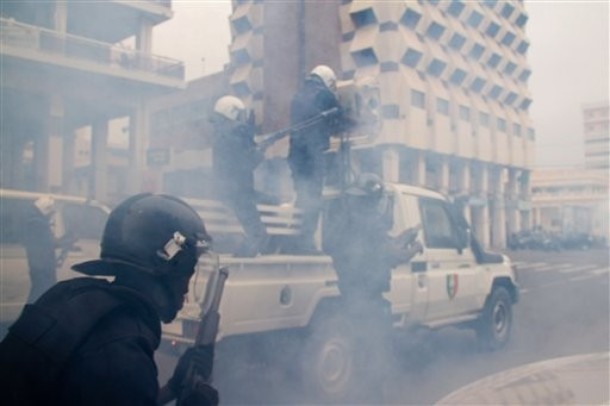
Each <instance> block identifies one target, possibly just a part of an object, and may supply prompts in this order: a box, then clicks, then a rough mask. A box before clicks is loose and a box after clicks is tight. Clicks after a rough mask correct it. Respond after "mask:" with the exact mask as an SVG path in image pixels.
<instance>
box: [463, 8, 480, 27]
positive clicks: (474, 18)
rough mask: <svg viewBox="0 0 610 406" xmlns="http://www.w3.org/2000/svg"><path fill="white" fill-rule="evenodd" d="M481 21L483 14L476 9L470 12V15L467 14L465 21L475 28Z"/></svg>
mask: <svg viewBox="0 0 610 406" xmlns="http://www.w3.org/2000/svg"><path fill="white" fill-rule="evenodd" d="M481 21H483V15H482V14H481V13H479V12H478V11H473V12H472V13H470V16H468V20H467V21H466V23H467V24H468V25H469V26H471V27H472V28H477V27H478V26H479V24H481Z"/></svg>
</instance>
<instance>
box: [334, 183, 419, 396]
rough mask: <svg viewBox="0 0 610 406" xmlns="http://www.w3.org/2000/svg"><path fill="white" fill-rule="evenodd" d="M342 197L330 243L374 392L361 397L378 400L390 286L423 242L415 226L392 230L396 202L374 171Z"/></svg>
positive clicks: (364, 374)
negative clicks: (399, 231)
mask: <svg viewBox="0 0 610 406" xmlns="http://www.w3.org/2000/svg"><path fill="white" fill-rule="evenodd" d="M336 203H337V204H338V205H337V207H335V210H334V212H333V215H332V217H333V221H334V222H335V223H334V225H333V226H331V227H332V228H331V230H332V231H331V235H330V237H328V238H329V240H330V241H328V243H327V245H326V247H325V249H326V250H327V251H328V252H329V254H330V255H331V257H332V259H333V266H334V268H335V270H336V272H337V276H338V287H339V291H340V293H341V299H342V302H343V304H344V309H345V315H346V317H347V319H348V320H349V321H351V322H352V323H353V326H354V328H353V329H352V331H353V332H354V333H355V336H356V340H357V342H358V344H359V346H360V351H359V354H361V355H362V357H361V359H359V361H360V362H359V364H358V365H356V370H357V374H360V377H361V378H362V385H360V389H361V390H363V391H365V392H366V393H367V394H368V395H370V396H373V397H372V398H370V399H364V398H360V399H359V400H361V401H362V400H366V401H378V399H379V398H375V396H377V395H378V392H376V391H378V390H379V389H380V386H381V385H382V382H383V378H382V376H381V374H380V373H379V372H381V371H385V370H387V363H388V361H389V359H390V358H391V354H392V350H391V346H390V345H391V341H390V339H391V329H392V315H391V306H390V302H389V301H388V300H386V299H385V298H384V296H383V295H384V293H385V292H388V291H389V290H390V282H391V271H392V268H394V267H396V266H398V265H399V264H401V263H406V262H408V261H410V260H411V258H413V257H414V256H415V255H416V254H417V253H418V252H420V251H421V250H422V245H421V244H420V243H419V242H418V241H416V238H417V231H416V230H414V229H409V230H406V231H405V232H404V233H402V234H400V235H398V236H396V237H393V236H390V235H389V231H390V229H391V228H392V216H391V210H392V206H391V204H390V201H389V200H388V196H387V194H386V193H385V190H384V185H383V182H382V181H381V179H380V178H379V177H378V176H377V175H375V174H373V173H363V174H361V175H359V176H358V178H357V179H356V181H355V182H354V183H353V184H352V185H350V186H349V187H348V188H347V190H346V196H344V200H343V201H337V202H336ZM329 217H330V216H329ZM369 371H376V372H372V373H369Z"/></svg>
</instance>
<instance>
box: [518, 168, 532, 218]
mask: <svg viewBox="0 0 610 406" xmlns="http://www.w3.org/2000/svg"><path fill="white" fill-rule="evenodd" d="M519 199H520V200H523V201H525V202H527V203H528V204H529V207H528V208H526V209H524V210H521V211H520V213H521V229H522V230H531V228H532V221H531V202H532V197H531V194H530V172H529V171H527V170H524V171H522V172H521V176H520V177H519Z"/></svg>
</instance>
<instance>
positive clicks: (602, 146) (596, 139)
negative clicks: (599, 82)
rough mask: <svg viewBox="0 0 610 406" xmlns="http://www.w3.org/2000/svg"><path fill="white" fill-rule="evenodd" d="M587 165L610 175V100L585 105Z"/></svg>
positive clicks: (583, 109)
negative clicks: (609, 128)
mask: <svg viewBox="0 0 610 406" xmlns="http://www.w3.org/2000/svg"><path fill="white" fill-rule="evenodd" d="M582 111H583V127H584V128H583V130H584V142H585V167H586V168H587V169H589V170H592V171H596V172H599V173H601V174H605V175H606V176H608V174H609V173H610V131H609V130H608V123H609V122H610V108H609V104H608V100H606V101H604V102H600V103H589V104H586V105H584V106H583V108H582Z"/></svg>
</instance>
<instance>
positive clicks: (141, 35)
mask: <svg viewBox="0 0 610 406" xmlns="http://www.w3.org/2000/svg"><path fill="white" fill-rule="evenodd" d="M171 17H172V10H171V0H144V1H119V0H105V1H93V2H92V1H76V0H68V1H59V0H57V1H55V0H49V1H44V2H39V1H2V2H1V3H0V28H1V37H0V64H1V66H0V71H1V72H2V73H1V78H0V92H1V94H2V103H1V107H0V108H1V114H2V120H1V121H2V127H1V132H0V137H1V141H2V149H1V154H2V156H1V162H2V171H1V177H0V186H1V187H10V188H19V189H33V190H40V191H54V192H70V193H75V192H81V193H86V194H88V195H89V196H92V197H95V198H98V199H101V200H108V199H109V198H110V199H114V198H117V196H114V195H113V196H109V193H110V192H109V184H110V185H112V184H115V185H116V187H112V189H113V194H118V195H124V194H128V193H133V192H134V191H137V190H140V188H141V183H142V179H141V173H142V171H141V168H142V167H143V166H144V165H145V149H146V145H145V144H146V136H147V131H148V129H147V123H148V120H147V112H146V101H147V100H148V99H150V98H152V97H154V96H157V95H160V94H163V93H167V92H170V91H174V90H176V89H182V88H184V87H185V84H184V68H183V64H182V63H181V62H179V61H175V60H171V59H168V58H163V57H159V56H155V55H152V53H151V49H152V48H151V45H152V30H153V27H154V26H155V25H156V24H159V23H161V22H163V21H166V20H168V19H169V18H171ZM120 117H127V122H128V123H129V124H128V128H127V130H126V131H125V137H128V140H129V141H128V143H127V144H128V148H127V150H126V151H127V154H128V159H125V158H123V160H122V161H121V162H125V161H128V162H129V164H128V165H129V167H128V170H127V171H125V168H124V166H122V165H121V168H120V170H118V169H117V170H115V171H114V173H113V169H116V168H113V165H112V161H111V158H112V157H110V156H109V153H108V151H109V148H108V133H109V131H108V128H109V122H110V121H112V120H114V119H117V118H120ZM82 131H85V132H87V133H88V134H89V135H88V137H86V139H88V140H90V141H89V142H90V145H89V146H88V148H85V150H87V149H88V151H89V153H90V154H91V159H90V160H89V162H90V163H89V165H88V167H87V169H86V172H87V174H86V176H87V178H88V180H87V182H85V184H84V186H85V187H86V190H82V191H81V190H76V189H78V184H79V182H78V179H76V177H78V174H79V171H77V170H75V149H76V148H75V144H76V141H75V137H76V135H75V134H77V132H82ZM79 150H81V148H79ZM30 152H31V156H28V154H30ZM113 182H114V183H113ZM115 189H116V190H115Z"/></svg>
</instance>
